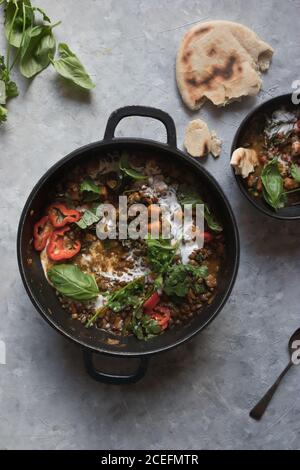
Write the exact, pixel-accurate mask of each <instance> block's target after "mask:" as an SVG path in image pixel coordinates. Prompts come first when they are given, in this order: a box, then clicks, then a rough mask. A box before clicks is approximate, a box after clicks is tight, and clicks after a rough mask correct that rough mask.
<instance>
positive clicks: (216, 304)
mask: <svg viewBox="0 0 300 470" xmlns="http://www.w3.org/2000/svg"><path fill="white" fill-rule="evenodd" d="M128 116H145V117H151V118H154V119H157V120H159V121H161V122H162V123H163V124H164V126H165V128H166V131H167V143H166V144H163V143H159V142H156V141H154V140H146V139H133V138H116V137H115V135H114V134H115V129H116V126H117V125H118V123H119V122H120V121H121V119H123V118H125V117H128ZM124 149H128V150H129V151H130V152H134V151H143V152H146V153H147V152H152V154H153V153H155V154H156V155H157V154H158V155H160V157H161V158H162V159H169V160H170V161H172V163H174V162H176V161H178V165H181V167H182V168H183V171H190V172H193V173H194V174H197V178H198V179H199V183H200V184H203V186H204V187H205V188H206V190H207V192H208V193H209V194H210V195H211V199H212V201H213V206H214V210H215V211H216V212H217V214H218V216H219V218H220V221H221V222H222V224H223V226H224V234H225V238H226V245H227V255H226V262H225V265H224V266H223V272H222V276H221V279H220V281H219V286H218V290H217V294H216V297H215V299H214V301H213V302H212V304H211V305H208V306H206V307H205V308H204V309H203V311H202V312H201V314H199V315H197V316H195V318H193V319H192V320H191V322H190V323H189V324H187V325H185V326H184V327H181V328H180V329H175V328H174V329H172V330H170V331H167V332H166V333H165V334H163V335H161V336H158V337H155V338H153V339H151V340H150V341H147V342H144V341H139V340H137V339H136V338H135V337H133V336H129V337H127V338H122V340H121V343H120V344H119V345H112V344H108V342H107V340H108V338H109V337H112V335H111V334H110V333H108V332H105V331H102V330H100V329H96V328H90V329H86V328H85V327H84V325H82V324H81V323H80V322H75V321H74V320H72V319H71V317H70V315H68V314H67V313H66V312H65V311H64V310H63V309H62V307H61V305H60V303H59V301H58V299H57V296H56V294H55V291H54V289H53V288H52V287H51V286H50V285H49V284H48V282H47V281H46V279H45V276H44V273H43V270H42V267H41V263H40V260H39V255H38V254H37V253H36V252H35V251H34V249H33V247H32V244H31V243H30V241H31V239H32V231H33V225H34V223H35V222H36V221H37V220H38V219H39V217H40V215H41V212H42V211H43V209H44V207H45V205H46V204H47V195H48V192H49V190H50V189H51V188H52V187H53V185H54V184H55V182H56V181H57V180H58V179H60V178H61V177H62V175H64V174H66V172H68V171H69V169H70V168H71V167H73V166H74V165H75V164H79V163H80V162H84V161H85V160H86V159H88V158H90V157H93V156H97V157H99V158H102V157H103V156H104V155H105V154H106V153H107V152H113V151H116V150H124ZM17 253H18V263H19V269H20V273H21V276H22V280H23V283H24V286H25V288H26V291H27V293H28V295H29V297H30V299H31V301H32V303H33V305H34V306H35V307H36V309H37V310H38V312H39V313H40V314H41V315H42V317H43V318H44V319H45V320H46V321H47V322H48V323H49V324H50V325H51V326H52V327H53V328H55V329H56V330H57V331H58V332H60V333H61V334H62V335H64V336H65V337H66V338H68V339H70V340H72V341H73V342H75V343H76V344H78V346H80V347H81V348H82V350H83V357H84V363H85V366H86V369H87V372H88V373H89V374H90V376H92V377H93V378H94V379H96V380H98V381H101V382H106V383H118V384H120V383H121V384H123V383H133V382H136V381H138V380H139V379H141V377H143V375H144V374H145V372H146V369H147V361H148V359H149V357H151V356H152V355H153V354H157V353H161V352H163V351H167V350H169V349H171V348H174V347H175V346H179V345H180V344H182V343H184V342H185V341H187V340H189V339H191V338H192V337H193V336H194V335H196V334H197V333H199V332H200V331H201V330H202V329H203V328H204V327H205V326H206V325H207V324H208V323H209V322H210V321H212V320H213V319H214V318H215V317H216V315H217V314H218V313H219V312H220V310H221V309H222V307H223V306H224V304H225V302H226V301H227V299H228V297H229V294H230V292H231V290H232V287H233V284H234V281H235V278H236V275H237V270H238V264H239V237H238V230H237V226H236V222H235V218H234V215H233V212H232V210H231V208H230V205H229V202H228V200H227V198H226V196H225V195H224V193H223V191H222V189H221V188H220V186H219V184H218V183H217V182H216V181H215V179H214V178H213V177H212V176H211V175H210V174H209V173H208V172H207V171H206V170H205V169H204V168H202V167H201V165H200V164H199V163H198V162H197V161H196V160H194V159H192V158H190V157H188V156H187V155H185V154H184V153H183V152H181V151H180V150H178V148H177V147H176V129H175V124H174V121H173V120H172V118H171V117H170V116H169V115H168V114H166V113H165V112H163V111H161V110H158V109H154V108H147V107H142V106H129V107H125V108H121V109H119V110H117V111H115V112H114V113H112V115H111V116H110V118H109V120H108V123H107V127H106V131H105V135H104V140H102V141H99V142H95V143H91V144H89V145H86V146H84V147H82V148H80V149H78V150H75V151H74V152H72V153H71V154H69V155H67V156H66V157H65V158H63V159H62V160H60V161H59V162H58V163H56V164H55V165H54V166H53V167H52V168H50V169H49V170H48V171H47V172H46V173H45V175H44V176H43V177H42V178H41V179H40V181H39V182H38V183H37V184H36V186H35V187H34V189H33V190H32V192H31V194H30V196H29V197H28V199H27V202H26V204H25V207H24V209H23V212H22V215H21V219H20V223H19V230H18V237H17ZM28 259H32V263H31V264H30V265H29V264H28V261H27V260H28ZM94 354H106V355H110V356H114V357H117V358H119V359H120V360H121V359H124V358H130V357H137V358H139V361H140V365H139V367H138V369H137V370H136V371H135V372H134V373H132V374H129V375H120V374H118V375H116V374H113V373H111V374H107V373H103V372H101V371H100V370H97V368H96V367H95V365H94V361H93V355H94Z"/></svg>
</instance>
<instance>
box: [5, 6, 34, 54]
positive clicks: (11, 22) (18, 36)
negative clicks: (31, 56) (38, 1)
mask: <svg viewBox="0 0 300 470" xmlns="http://www.w3.org/2000/svg"><path fill="white" fill-rule="evenodd" d="M23 5H24V6H25V9H24V11H23ZM24 12H25V25H24V17H23V15H24ZM33 24H34V13H33V9H32V6H31V2H30V0H19V1H15V2H9V3H8V4H7V7H6V9H5V23H4V28H5V35H6V39H7V41H8V43H9V44H10V45H12V46H14V47H17V48H19V47H20V46H21V43H22V38H23V30H25V31H26V30H27V29H28V28H31V27H32V26H33Z"/></svg>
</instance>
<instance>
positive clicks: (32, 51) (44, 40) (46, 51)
mask: <svg viewBox="0 0 300 470" xmlns="http://www.w3.org/2000/svg"><path fill="white" fill-rule="evenodd" d="M52 27H53V26H45V25H39V26H34V27H33V28H31V29H29V30H27V31H26V34H25V38H24V43H23V46H22V53H21V63H20V72H21V74H22V75H23V76H24V77H26V78H32V77H34V76H35V75H37V74H38V73H40V72H41V71H42V70H44V69H45V68H47V67H48V65H49V64H50V60H51V59H52V58H53V57H54V54H55V49H56V43H55V39H54V36H53V33H52Z"/></svg>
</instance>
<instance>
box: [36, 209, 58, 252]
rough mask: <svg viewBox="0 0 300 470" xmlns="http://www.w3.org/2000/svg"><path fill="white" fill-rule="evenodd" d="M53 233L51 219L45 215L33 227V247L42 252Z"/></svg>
mask: <svg viewBox="0 0 300 470" xmlns="http://www.w3.org/2000/svg"><path fill="white" fill-rule="evenodd" d="M52 232H53V227H52V225H51V224H50V222H49V217H48V216H47V215H45V217H42V218H41V220H39V221H38V222H37V223H36V224H35V225H34V227H33V238H34V243H33V245H34V248H35V249H36V251H42V250H43V249H44V248H45V246H46V244H47V240H48V238H49V237H50V235H51V233H52Z"/></svg>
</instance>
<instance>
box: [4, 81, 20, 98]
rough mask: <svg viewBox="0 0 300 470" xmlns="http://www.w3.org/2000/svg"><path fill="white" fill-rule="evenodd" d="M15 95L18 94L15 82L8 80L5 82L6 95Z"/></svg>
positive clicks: (10, 96)
mask: <svg viewBox="0 0 300 470" xmlns="http://www.w3.org/2000/svg"><path fill="white" fill-rule="evenodd" d="M16 96H19V90H18V87H17V84H16V83H15V82H13V81H11V80H10V81H9V82H8V83H6V97H7V98H15V97H16Z"/></svg>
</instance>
